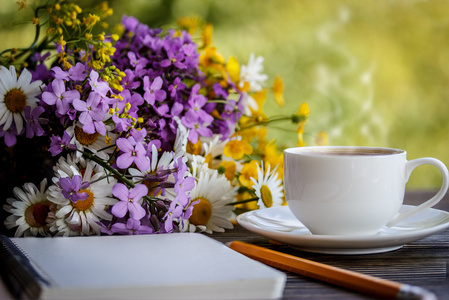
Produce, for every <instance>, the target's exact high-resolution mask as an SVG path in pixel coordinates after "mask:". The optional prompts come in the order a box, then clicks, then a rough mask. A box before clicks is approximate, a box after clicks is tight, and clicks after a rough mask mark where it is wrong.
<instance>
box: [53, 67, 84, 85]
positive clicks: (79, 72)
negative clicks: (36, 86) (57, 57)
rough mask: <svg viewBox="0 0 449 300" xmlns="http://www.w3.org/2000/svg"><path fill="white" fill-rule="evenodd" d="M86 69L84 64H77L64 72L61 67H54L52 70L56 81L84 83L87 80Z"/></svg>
mask: <svg viewBox="0 0 449 300" xmlns="http://www.w3.org/2000/svg"><path fill="white" fill-rule="evenodd" d="M85 69H86V67H85V66H84V65H83V64H82V63H77V64H76V65H75V66H72V67H71V68H70V69H69V70H68V71H63V70H62V69H61V68H60V67H54V68H52V69H51V70H52V71H53V72H54V73H55V78H56V79H62V80H66V81H67V80H73V81H82V80H84V79H85V78H86V75H87V74H86V73H85Z"/></svg>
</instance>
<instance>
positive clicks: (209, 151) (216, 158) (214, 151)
mask: <svg viewBox="0 0 449 300" xmlns="http://www.w3.org/2000/svg"><path fill="white" fill-rule="evenodd" d="M228 141H229V140H228V139H226V140H221V135H215V136H214V137H213V139H211V140H210V141H209V142H207V143H203V147H202V149H203V154H202V155H203V156H204V157H205V158H206V162H207V163H208V164H209V168H211V169H216V168H218V166H219V165H220V163H221V162H222V160H223V158H226V156H224V155H223V149H224V147H225V145H226V143H227V142H228Z"/></svg>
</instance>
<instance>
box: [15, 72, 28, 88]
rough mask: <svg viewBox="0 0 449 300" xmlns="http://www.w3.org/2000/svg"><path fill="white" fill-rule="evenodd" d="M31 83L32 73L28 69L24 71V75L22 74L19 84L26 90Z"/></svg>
mask: <svg viewBox="0 0 449 300" xmlns="http://www.w3.org/2000/svg"><path fill="white" fill-rule="evenodd" d="M30 82H31V73H30V72H29V71H28V70H27V69H23V71H22V74H20V76H19V79H18V80H17V84H18V86H19V87H20V88H22V90H25V89H26V88H27V87H28V86H29V85H30Z"/></svg>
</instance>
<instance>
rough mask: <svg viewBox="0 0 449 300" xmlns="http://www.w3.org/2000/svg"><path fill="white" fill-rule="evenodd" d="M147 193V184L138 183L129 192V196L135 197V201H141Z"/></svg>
mask: <svg viewBox="0 0 449 300" xmlns="http://www.w3.org/2000/svg"><path fill="white" fill-rule="evenodd" d="M146 194H148V188H147V186H146V185H144V184H138V185H136V186H135V187H134V188H133V189H132V190H131V191H130V192H129V197H130V198H131V199H134V201H139V200H140V199H141V198H142V197H143V196H145V195H146Z"/></svg>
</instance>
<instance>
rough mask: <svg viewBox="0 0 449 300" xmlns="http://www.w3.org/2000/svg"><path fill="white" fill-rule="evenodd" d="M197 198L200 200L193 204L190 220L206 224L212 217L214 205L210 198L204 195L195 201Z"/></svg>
mask: <svg viewBox="0 0 449 300" xmlns="http://www.w3.org/2000/svg"><path fill="white" fill-rule="evenodd" d="M196 200H200V201H199V202H198V203H197V204H195V205H194V206H193V211H192V215H191V216H190V218H189V221H190V223H192V224H194V225H206V224H207V222H208V221H209V220H210V218H211V217H212V205H211V204H210V202H209V200H207V199H206V198H203V197H199V198H196V199H195V200H194V201H196Z"/></svg>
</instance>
